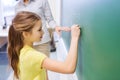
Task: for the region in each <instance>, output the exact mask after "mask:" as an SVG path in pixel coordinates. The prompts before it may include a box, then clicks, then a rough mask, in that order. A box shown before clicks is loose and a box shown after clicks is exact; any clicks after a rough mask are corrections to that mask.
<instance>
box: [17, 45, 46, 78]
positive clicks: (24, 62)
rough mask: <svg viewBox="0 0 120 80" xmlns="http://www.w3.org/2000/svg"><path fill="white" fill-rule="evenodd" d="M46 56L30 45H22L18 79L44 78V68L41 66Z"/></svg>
mask: <svg viewBox="0 0 120 80" xmlns="http://www.w3.org/2000/svg"><path fill="white" fill-rule="evenodd" d="M45 58H46V56H45V55H44V54H42V53H40V52H38V51H36V50H34V49H33V48H32V47H30V46H27V45H26V46H24V47H23V48H22V49H21V51H20V57H19V66H18V67H19V70H20V76H19V78H20V80H46V70H45V69H43V68H41V65H42V62H43V60H44V59H45Z"/></svg>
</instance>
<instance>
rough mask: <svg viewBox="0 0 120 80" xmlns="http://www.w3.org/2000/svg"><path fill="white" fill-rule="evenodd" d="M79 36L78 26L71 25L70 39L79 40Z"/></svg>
mask: <svg viewBox="0 0 120 80" xmlns="http://www.w3.org/2000/svg"><path fill="white" fill-rule="evenodd" d="M79 36H80V26H79V25H73V26H72V27H71V37H72V38H74V39H75V38H77V39H78V38H79Z"/></svg>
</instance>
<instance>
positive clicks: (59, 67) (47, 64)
mask: <svg viewBox="0 0 120 80" xmlns="http://www.w3.org/2000/svg"><path fill="white" fill-rule="evenodd" d="M79 35H80V29H79V27H77V26H72V28H71V45H70V50H69V52H68V55H67V58H66V60H65V61H64V62H60V61H55V60H52V59H50V58H46V59H45V60H44V61H43V63H42V67H44V68H46V69H48V70H51V71H55V72H60V73H73V72H74V71H75V69H76V63H77V54H78V40H79Z"/></svg>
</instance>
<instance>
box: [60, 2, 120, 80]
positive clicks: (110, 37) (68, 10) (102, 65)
mask: <svg viewBox="0 0 120 80" xmlns="http://www.w3.org/2000/svg"><path fill="white" fill-rule="evenodd" d="M72 24H80V25H81V27H82V35H81V39H80V40H79V56H78V65H77V70H76V71H77V76H78V80H120V0H63V2H62V25H65V26H71V25H72ZM62 36H63V39H64V42H65V45H66V48H67V49H69V46H70V33H67V32H63V35H62Z"/></svg>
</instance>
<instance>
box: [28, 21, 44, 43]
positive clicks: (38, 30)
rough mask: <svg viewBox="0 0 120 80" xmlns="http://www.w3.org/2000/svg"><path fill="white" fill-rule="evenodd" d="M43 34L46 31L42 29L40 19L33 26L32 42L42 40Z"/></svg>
mask: <svg viewBox="0 0 120 80" xmlns="http://www.w3.org/2000/svg"><path fill="white" fill-rule="evenodd" d="M43 34H44V32H43V30H42V23H41V21H40V20H39V21H38V22H36V24H35V25H34V27H33V28H32V32H31V34H30V40H31V42H38V41H41V39H42V37H43Z"/></svg>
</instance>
